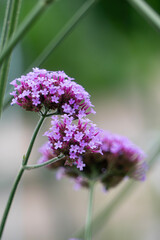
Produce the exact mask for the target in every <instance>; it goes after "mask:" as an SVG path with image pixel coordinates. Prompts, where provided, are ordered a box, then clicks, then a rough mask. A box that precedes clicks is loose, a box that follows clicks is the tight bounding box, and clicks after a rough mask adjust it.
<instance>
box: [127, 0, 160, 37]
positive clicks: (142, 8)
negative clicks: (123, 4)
mask: <svg viewBox="0 0 160 240" xmlns="http://www.w3.org/2000/svg"><path fill="white" fill-rule="evenodd" d="M127 1H128V2H129V3H130V4H131V5H132V6H133V7H135V8H136V9H137V10H138V11H139V12H140V13H141V14H142V15H143V16H144V17H145V18H146V20H147V21H149V22H150V23H151V24H152V25H153V26H155V27H156V28H157V30H158V31H159V32H160V16H159V14H158V13H157V12H156V11H154V10H153V9H152V8H151V7H150V5H149V4H148V3H146V2H145V1H143V0H127Z"/></svg>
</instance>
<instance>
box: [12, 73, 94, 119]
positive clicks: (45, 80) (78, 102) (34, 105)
mask: <svg viewBox="0 0 160 240" xmlns="http://www.w3.org/2000/svg"><path fill="white" fill-rule="evenodd" d="M73 80H74V79H73V78H70V77H69V76H67V75H66V74H65V73H64V72H63V71H57V72H53V71H47V70H45V69H38V68H33V71H32V72H29V73H28V74H27V75H25V76H24V75H22V76H21V77H20V78H16V79H15V80H13V81H12V82H11V84H12V85H13V86H14V91H13V92H12V93H11V95H13V96H14V98H13V100H12V103H11V105H13V104H18V105H19V106H21V107H23V108H24V109H25V110H28V111H35V112H39V111H40V110H41V109H42V108H43V107H45V108H47V109H50V110H57V111H58V112H59V113H61V114H64V113H65V114H68V115H69V116H73V117H74V118H80V117H83V116H86V115H88V114H89V113H95V112H94V110H93V108H92V107H93V105H92V104H91V102H90V95H89V94H88V92H86V91H85V90H84V88H83V87H82V86H81V85H79V84H77V83H76V82H74V81H73Z"/></svg>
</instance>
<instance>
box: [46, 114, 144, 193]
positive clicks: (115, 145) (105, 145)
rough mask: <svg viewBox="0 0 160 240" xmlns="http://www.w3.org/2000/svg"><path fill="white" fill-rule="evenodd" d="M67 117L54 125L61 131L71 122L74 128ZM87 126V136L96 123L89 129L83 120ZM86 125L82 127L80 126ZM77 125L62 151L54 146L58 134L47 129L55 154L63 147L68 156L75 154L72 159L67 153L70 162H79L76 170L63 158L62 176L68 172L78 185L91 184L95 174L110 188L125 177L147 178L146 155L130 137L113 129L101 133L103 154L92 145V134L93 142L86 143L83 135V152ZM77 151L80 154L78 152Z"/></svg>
mask: <svg viewBox="0 0 160 240" xmlns="http://www.w3.org/2000/svg"><path fill="white" fill-rule="evenodd" d="M65 118H66V120H65V119H64V122H65V123H64V122H63V123H61V124H60V123H57V122H56V126H54V127H55V129H59V130H58V132H60V131H61V130H62V129H66V122H67V123H69V122H70V125H69V128H70V129H72V123H71V122H72V120H71V118H69V117H66V116H65ZM55 121H56V119H55ZM53 125H54V124H53ZM84 126H85V129H86V131H85V132H84V131H80V132H82V133H83V134H84V136H85V134H86V132H87V135H89V132H93V129H92V130H91V128H92V127H93V126H90V130H87V127H86V123H83V127H82V128H84ZM94 127H95V126H94ZM82 128H81V127H79V128H78V129H82ZM73 129H74V130H73V134H71V139H70V140H68V141H65V143H64V146H63V147H62V146H61V147H62V148H60V149H59V152H57V149H55V148H53V146H54V144H53V142H55V141H57V140H55V137H54V134H53V133H52V134H51V135H50V134H49V133H47V135H48V137H49V143H48V144H49V147H50V148H51V147H52V151H51V152H52V154H53V153H54V155H58V154H59V153H60V152H61V151H62V152H63V153H64V154H66V156H68V157H70V158H71V157H72V159H71V160H70V161H69V160H68V157H66V160H67V161H68V162H69V163H74V164H76V166H77V168H76V170H75V168H74V165H73V166H69V165H64V160H63V161H61V164H59V167H58V168H57V178H58V179H60V178H61V177H64V176H69V177H71V178H73V179H74V181H75V187H76V189H78V188H79V187H80V186H84V187H88V186H89V179H91V178H93V176H94V178H95V179H97V180H99V181H100V182H102V184H103V187H104V188H105V189H107V190H108V189H110V188H112V187H115V186H116V185H117V184H119V183H120V182H121V181H122V180H123V179H126V177H129V178H132V179H135V180H138V181H143V180H145V176H146V171H147V164H146V162H145V160H144V159H145V157H146V155H145V154H144V152H143V151H142V150H141V149H140V148H139V147H137V146H136V145H134V144H133V143H132V142H131V141H130V140H129V139H128V138H126V137H123V136H120V135H117V134H112V133H109V132H103V133H101V138H100V139H99V137H98V144H101V149H102V153H103V154H101V153H99V152H97V151H95V150H94V149H92V147H91V146H92V145H93V146H94V143H92V144H90V143H91V142H92V140H91V138H90V142H87V143H86V141H84V139H83V138H85V137H84V136H83V137H82V139H81V141H80V143H81V144H80V145H81V146H83V147H82V149H83V150H84V151H83V150H82V152H81V153H80V152H79V147H80V145H79V141H77V140H75V135H76V134H77V128H75V127H73ZM80 136H81V135H80ZM89 136H90V135H89ZM63 137H64V136H61V139H62V138H63ZM90 137H91V136H90ZM83 141H84V142H83ZM57 142H58V141H57ZM73 142H74V144H73ZM65 144H66V145H65ZM66 146H67V147H66ZM65 147H66V149H68V150H67V151H65ZM86 147H87V148H86ZM88 147H89V151H88ZM77 152H78V153H80V154H78V155H77ZM44 154H45V155H46V152H44ZM47 160H49V158H48V156H47V157H46V161H47ZM50 167H51V168H53V169H54V168H56V167H57V166H56V165H54V163H53V164H51V165H50Z"/></svg>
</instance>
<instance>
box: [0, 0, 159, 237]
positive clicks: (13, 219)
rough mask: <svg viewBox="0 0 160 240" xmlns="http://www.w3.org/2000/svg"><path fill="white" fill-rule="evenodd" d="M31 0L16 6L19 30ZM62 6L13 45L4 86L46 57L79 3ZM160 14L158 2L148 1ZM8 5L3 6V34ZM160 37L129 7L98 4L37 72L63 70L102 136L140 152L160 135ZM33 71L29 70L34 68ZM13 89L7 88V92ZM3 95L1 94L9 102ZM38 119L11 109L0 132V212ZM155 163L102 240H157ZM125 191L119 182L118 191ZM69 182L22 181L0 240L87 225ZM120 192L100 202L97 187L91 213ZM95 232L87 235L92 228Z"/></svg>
mask: <svg viewBox="0 0 160 240" xmlns="http://www.w3.org/2000/svg"><path fill="white" fill-rule="evenodd" d="M37 2H38V1H36V0H26V1H25V0H23V1H22V8H21V13H20V22H21V21H22V20H23V19H24V18H25V16H26V15H27V14H28V13H29V11H30V10H31V9H33V7H34V5H35V4H36V3H37ZM84 2H85V1H83V0H76V1H75V0H59V1H56V2H55V3H54V4H52V5H51V6H50V7H49V8H48V9H47V10H46V11H45V13H44V14H43V15H42V16H41V18H40V19H39V20H38V22H37V23H36V24H35V25H34V26H33V27H32V29H31V30H30V31H29V32H28V33H27V34H26V36H25V37H24V38H23V40H22V41H21V42H20V43H19V44H18V45H17V46H16V48H15V50H14V52H13V55H12V61H11V68H10V73H9V81H10V80H13V79H14V78H16V77H19V76H20V75H21V74H22V73H23V72H24V71H25V70H26V69H27V68H28V66H30V65H31V64H32V62H33V61H34V60H35V59H36V57H37V56H38V55H39V54H40V53H41V52H42V51H43V49H44V48H45V47H46V46H47V44H48V43H49V42H50V40H52V39H53V37H54V36H55V35H56V34H57V33H58V32H59V31H60V29H61V28H62V27H63V26H64V24H65V23H66V21H68V20H69V19H70V18H71V16H72V15H73V14H74V13H75V11H77V10H78V9H79V7H80V6H81V5H82V4H83V3H84ZM146 2H148V3H149V4H150V5H151V6H152V7H153V8H154V9H155V10H156V11H157V12H159V13H160V1H157V0H150V1H149V0H148V1H146ZM5 6H6V1H5V0H1V1H0V28H1V27H2V22H3V16H4V11H5ZM159 63H160V33H158V32H157V31H156V30H155V29H154V28H152V26H151V25H149V24H148V22H146V20H145V19H144V18H143V17H142V16H141V15H139V13H137V11H136V10H135V9H134V8H132V6H130V4H129V3H128V2H127V1H122V0H120V1H117V0H112V1H111V0H108V1H106V0H101V1H99V2H98V3H97V4H96V5H94V6H93V7H92V8H91V9H90V10H89V12H88V13H87V15H86V16H85V17H84V18H83V19H82V20H81V21H80V23H79V24H78V25H77V26H76V28H74V29H73V31H72V33H71V34H70V35H69V36H67V37H66V39H65V40H64V41H63V42H62V43H61V44H60V45H59V46H58V47H57V48H56V50H55V51H54V52H53V53H52V54H51V55H50V56H49V58H48V59H47V61H46V62H45V63H44V64H43V65H41V66H40V67H41V68H46V69H47V70H53V71H56V70H64V71H65V72H66V73H67V74H68V75H69V76H71V77H74V78H75V79H76V81H77V82H78V83H79V84H81V85H83V87H84V88H85V89H86V90H87V91H88V92H89V93H90V94H91V101H92V102H93V104H94V105H95V110H96V111H97V114H96V115H95V116H92V117H91V118H92V119H93V120H94V121H95V122H96V124H97V125H98V126H99V127H101V128H103V129H106V130H110V131H112V132H117V133H119V134H122V135H126V136H127V137H129V138H130V139H131V140H133V141H134V142H135V143H136V144H139V145H140V146H141V147H142V148H143V149H144V150H145V151H148V149H149V148H153V147H154V145H155V142H156V141H157V140H158V139H159V136H160V127H159V126H160V111H159V106H160V94H159V89H160V80H159V76H160V64H159ZM35 67H36V66H35ZM9 91H10V86H9V84H8V87H7V94H8V92H9ZM7 94H6V96H7ZM37 120H38V116H37V115H36V114H35V113H30V112H24V110H22V109H20V108H19V107H17V106H14V107H8V108H7V109H6V110H5V112H4V113H3V115H2V120H1V126H0V132H1V134H0V144H1V168H0V192H1V197H0V198H1V200H0V214H2V211H3V208H4V206H5V202H6V199H7V197H8V194H9V191H10V188H11V185H12V182H13V179H14V176H15V174H16V172H17V170H18V169H19V166H20V162H21V159H22V156H23V154H24V153H25V151H26V149H27V146H28V144H29V141H30V138H31V135H32V131H33V129H34V126H35V125H36V122H37ZM49 124H50V122H49V119H47V121H46V123H45V125H44V127H43V129H42V130H41V133H40V134H39V137H38V139H37V141H36V143H35V148H34V150H33V153H32V156H31V159H30V162H32V163H33V162H34V163H35V162H36V161H37V159H38V157H39V153H37V149H38V148H39V147H40V146H41V144H42V143H43V142H45V141H46V139H45V137H42V136H41V135H42V134H43V133H44V131H45V130H46V129H47V128H48V127H49ZM159 171H160V164H159V163H157V165H156V168H155V169H153V170H152V173H151V174H150V176H147V181H146V182H145V183H142V184H139V185H140V186H139V187H138V188H137V190H134V192H133V193H132V194H131V195H130V197H129V198H127V199H126V200H125V202H124V203H123V204H122V205H121V206H120V208H119V209H118V210H117V211H116V212H115V213H114V214H113V217H112V218H111V219H110V221H109V222H107V223H106V224H105V225H104V226H105V227H103V228H102V230H101V231H100V232H99V233H98V234H97V235H96V233H95V236H94V238H93V239H94V240H95V239H99V240H106V239H109V240H117V239H123V240H132V239H133V240H135V239H136V240H143V239H145V240H158V239H159V236H160V209H159V202H160V188H159V184H158V183H159V181H160V174H159ZM124 184H125V183H124ZM72 186H73V184H71V183H70V180H67V179H64V180H62V181H61V182H58V183H57V182H56V180H55V175H54V173H53V172H50V171H48V170H46V169H41V170H36V171H32V172H28V173H26V174H25V176H24V178H23V180H22V182H21V184H20V187H19V190H18V193H17V196H16V198H15V201H14V204H13V207H12V209H11V213H10V216H9V219H8V222H7V226H6V229H5V233H4V240H5V239H6V240H11V239H16V240H22V239H26V240H28V239H30V240H36V239H37V240H43V239H46V240H51V239H55V240H56V239H57V240H66V239H68V238H69V237H71V236H72V234H73V233H74V232H76V231H78V230H79V228H81V226H82V225H83V224H84V222H85V214H86V207H87V191H86V190H80V191H79V192H75V191H74V190H73V189H72ZM120 189H121V186H119V187H117V189H115V190H111V192H110V193H107V194H104V193H103V192H102V191H101V186H99V185H98V186H97V189H96V197H95V209H94V212H95V213H96V212H98V211H99V210H100V209H102V208H103V206H104V205H106V204H107V203H109V202H110V201H112V198H113V197H114V196H116V194H117V192H118V191H120ZM93 230H94V229H93Z"/></svg>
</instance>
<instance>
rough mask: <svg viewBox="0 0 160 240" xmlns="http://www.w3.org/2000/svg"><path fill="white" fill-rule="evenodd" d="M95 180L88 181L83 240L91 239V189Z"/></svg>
mask: <svg viewBox="0 0 160 240" xmlns="http://www.w3.org/2000/svg"><path fill="white" fill-rule="evenodd" d="M94 185H95V182H94V181H93V180H92V181H91V182H90V188H89V202H88V210H87V218H86V226H85V234H84V239H85V240H92V229H91V226H92V207H93V190H94Z"/></svg>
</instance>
